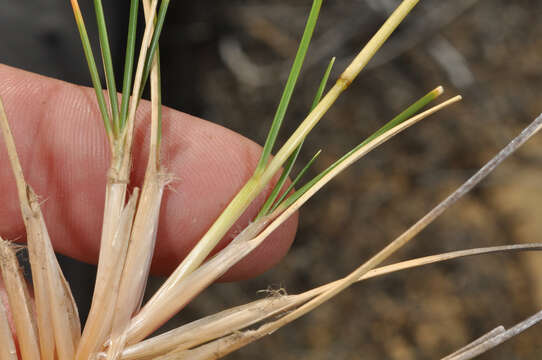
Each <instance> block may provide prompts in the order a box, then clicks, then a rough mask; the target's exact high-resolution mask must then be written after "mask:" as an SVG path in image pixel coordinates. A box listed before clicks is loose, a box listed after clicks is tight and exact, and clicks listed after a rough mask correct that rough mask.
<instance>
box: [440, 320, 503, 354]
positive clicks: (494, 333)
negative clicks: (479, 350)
mask: <svg viewBox="0 0 542 360" xmlns="http://www.w3.org/2000/svg"><path fill="white" fill-rule="evenodd" d="M505 331H506V329H505V328H504V326H502V325H500V326H497V327H496V328H495V329H493V330H491V331H490V332H488V333H487V334H484V335H482V336H480V337H479V338H478V339H476V340H474V341H473V342H471V343H470V344H468V345H466V346H464V347H462V348H461V349H459V350H457V351H456V352H454V353H452V354H450V355H448V356H446V357H443V358H442V359H441V360H453V359H454V358H456V357H457V356H459V355H461V354H462V353H464V352H466V351H468V350H471V349H472V348H474V347H476V346H478V345H480V344H482V343H484V342H486V341H487V340H489V339H491V338H493V337H495V336H497V335H500V334H502V333H503V332H505Z"/></svg>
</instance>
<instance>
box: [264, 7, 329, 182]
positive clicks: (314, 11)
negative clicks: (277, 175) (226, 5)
mask: <svg viewBox="0 0 542 360" xmlns="http://www.w3.org/2000/svg"><path fill="white" fill-rule="evenodd" d="M321 6H322V0H314V1H313V3H312V8H311V11H310V14H309V18H308V20H307V24H306V25H305V30H304V32H303V37H302V38H301V42H300V43H299V48H298V50H297V54H296V57H295V60H294V63H293V65H292V69H291V70H290V75H289V76H288V80H287V81H286V86H285V87H284V92H283V93H282V97H281V99H280V102H279V105H278V107H277V111H276V113H275V117H274V119H273V123H272V125H271V129H270V130H269V134H268V135H267V139H266V141H265V145H264V147H263V151H262V155H261V157H260V161H259V162H258V166H257V167H256V173H257V172H261V171H263V170H264V169H265V167H266V165H267V161H268V160H269V156H270V155H271V151H272V150H273V146H274V145H275V141H276V140H277V135H278V132H279V129H280V126H281V124H282V120H283V119H284V115H285V114H286V109H287V108H288V104H289V103H290V99H291V97H292V93H293V91H294V87H295V84H296V82H297V78H298V77H299V72H300V71H301V66H302V65H303V61H304V60H305V55H306V54H307V50H308V48H309V44H310V41H311V38H312V34H313V32H314V28H315V27H316V21H317V20H318V15H319V13H320V8H321Z"/></svg>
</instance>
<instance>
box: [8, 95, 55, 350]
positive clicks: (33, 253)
mask: <svg viewBox="0 0 542 360" xmlns="http://www.w3.org/2000/svg"><path fill="white" fill-rule="evenodd" d="M0 126H1V128H2V134H3V137H4V142H5V145H6V148H7V151H8V157H9V160H10V163H11V168H12V170H13V174H14V177H15V184H16V186H17V194H18V195H19V204H20V207H21V213H22V216H23V221H24V225H25V228H26V232H27V240H28V253H29V258H30V265H31V270H32V279H33V284H34V297H35V304H36V313H37V325H38V326H37V327H38V338H39V346H40V354H41V359H42V360H53V358H54V352H55V339H54V333H53V332H52V331H50V325H51V322H52V319H51V315H50V309H51V306H50V294H48V289H47V273H46V269H47V263H46V260H45V247H44V243H43V237H42V234H41V227H40V224H39V222H38V219H37V217H38V213H36V212H35V211H34V209H33V208H32V205H31V204H32V203H35V204H36V205H37V197H36V195H35V194H34V192H33V191H32V189H31V188H30V187H29V186H28V185H27V184H26V181H25V179H24V174H23V170H22V167H21V163H20V161H19V157H18V155H17V150H16V147H15V140H14V139H13V134H12V133H11V129H10V127H9V123H8V120H7V116H6V113H5V110H4V105H3V103H2V101H1V100H0ZM38 208H39V206H38Z"/></svg>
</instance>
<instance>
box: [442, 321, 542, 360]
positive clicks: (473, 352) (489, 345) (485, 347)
mask: <svg viewBox="0 0 542 360" xmlns="http://www.w3.org/2000/svg"><path fill="white" fill-rule="evenodd" d="M540 321H542V311H539V312H537V313H536V314H534V315H532V316H530V317H529V318H527V319H525V320H524V321H522V322H520V323H519V324H517V325H515V326H513V327H511V328H510V329H508V330H506V331H504V332H501V333H499V334H497V335H495V336H493V337H490V338H489V339H487V340H485V341H484V342H482V343H481V344H478V345H476V346H473V347H472V348H470V349H468V350H465V351H463V352H461V353H460V354H458V355H456V356H453V357H450V358H449V360H470V359H473V358H475V357H476V356H478V355H481V354H483V353H485V352H487V351H489V350H491V349H493V348H495V347H497V346H499V345H500V344H502V343H503V342H505V341H507V340H510V339H511V338H513V337H514V336H517V335H519V334H521V333H522V332H524V331H525V330H527V329H529V328H530V327H532V326H534V325H536V324H538V323H539V322H540Z"/></svg>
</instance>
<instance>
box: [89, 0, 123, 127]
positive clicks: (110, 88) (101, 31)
mask: <svg viewBox="0 0 542 360" xmlns="http://www.w3.org/2000/svg"><path fill="white" fill-rule="evenodd" d="M94 10H95V12H96V21H97V23H98V35H99V39H100V48H101V50H102V60H103V63H104V69H105V80H106V82H107V92H108V93H109V101H110V104H111V116H112V118H113V119H112V120H113V131H114V132H115V135H118V134H119V105H118V100H117V86H116V84H115V72H114V70H113V60H112V57H111V49H110V47H109V37H108V35H107V25H106V23H105V16H104V9H103V5H102V1H101V0H94Z"/></svg>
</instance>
